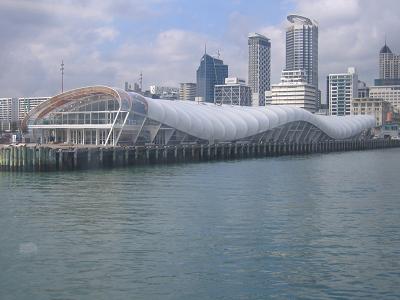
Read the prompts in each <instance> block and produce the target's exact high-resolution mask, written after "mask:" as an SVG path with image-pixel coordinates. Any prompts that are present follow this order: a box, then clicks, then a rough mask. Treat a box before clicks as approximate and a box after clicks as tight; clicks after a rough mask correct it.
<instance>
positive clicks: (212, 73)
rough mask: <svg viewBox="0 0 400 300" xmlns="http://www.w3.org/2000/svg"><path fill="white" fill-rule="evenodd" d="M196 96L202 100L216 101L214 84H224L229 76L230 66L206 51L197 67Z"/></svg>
mask: <svg viewBox="0 0 400 300" xmlns="http://www.w3.org/2000/svg"><path fill="white" fill-rule="evenodd" d="M196 75H197V76H196V78H197V92H196V96H197V97H198V98H199V99H201V101H205V102H211V103H214V86H215V85H216V84H223V83H224V82H225V78H226V77H228V66H227V65H224V62H223V60H222V59H219V58H215V57H212V56H211V55H208V54H207V53H205V54H204V55H203V57H202V58H201V61H200V66H199V68H198V69H197V74H196Z"/></svg>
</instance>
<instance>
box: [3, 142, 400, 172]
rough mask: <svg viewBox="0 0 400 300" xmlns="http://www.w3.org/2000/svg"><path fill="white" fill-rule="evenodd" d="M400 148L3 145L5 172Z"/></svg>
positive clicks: (395, 144) (329, 144)
mask: <svg viewBox="0 0 400 300" xmlns="http://www.w3.org/2000/svg"><path fill="white" fill-rule="evenodd" d="M393 147H400V141H399V140H386V139H385V140H383V139H377V140H343V141H339V140H337V141H324V142H318V143H308V144H304V143H300V144H299V143H268V144H249V143H220V144H215V145H198V144H186V145H176V146H159V145H158V146H156V145H151V146H132V147H96V146H88V147H84V146H81V145H79V146H76V147H71V146H62V145H23V144H22V145H0V170H2V171H53V170H78V169H90V168H103V167H118V166H128V165H143V164H166V163H176V162H196V161H210V160H226V159H228V160H229V159H242V158H250V157H268V156H279V155H296V154H311V153H327V152H335V151H361V150H369V149H380V148H393Z"/></svg>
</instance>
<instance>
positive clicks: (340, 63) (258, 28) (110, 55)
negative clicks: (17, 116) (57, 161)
mask: <svg viewBox="0 0 400 300" xmlns="http://www.w3.org/2000/svg"><path fill="white" fill-rule="evenodd" d="M292 13H295V14H300V15H304V16H306V17H309V18H312V19H315V20H316V21H317V22H318V23H319V84H320V89H321V90H322V92H323V99H324V98H325V96H324V93H325V85H326V76H327V74H329V73H343V72H346V71H347V68H348V67H350V66H354V67H356V68H357V71H358V73H359V79H361V80H363V81H365V82H367V84H372V83H373V79H374V78H377V76H378V53H379V50H380V48H381V47H382V46H383V45H384V42H385V35H386V39H387V44H388V46H389V47H390V48H391V50H392V51H393V52H394V53H400V39H399V38H398V29H399V28H400V1H398V0H283V1H272V0H247V1H245V0H213V1H211V0H201V1H200V0H198V1H196V0H186V1H184V0H180V1H179V0H145V1H144V0H79V1H78V0H58V1H56V0H53V1H51V0H0V40H1V41H2V43H1V47H0V66H1V72H0V97H28V96H52V95H55V94H58V93H59V92H60V90H61V73H60V64H61V60H64V63H65V75H64V89H65V90H68V89H73V88H78V87H82V86H88V85H108V86H114V87H123V86H124V82H125V81H128V82H130V83H132V84H133V83H134V82H137V81H138V79H139V74H140V72H142V74H143V87H144V88H148V86H149V85H152V84H157V85H168V86H178V84H179V82H195V81H196V69H197V67H198V65H199V62H200V58H201V56H202V55H203V53H204V46H205V44H206V45H207V52H208V53H209V54H211V55H215V54H216V53H217V51H219V52H220V55H221V56H220V57H221V58H222V59H223V60H224V63H226V64H228V65H229V76H231V77H234V76H237V77H241V78H244V79H246V80H247V61H248V46H247V35H248V33H249V32H258V33H261V34H264V35H265V36H267V37H268V38H270V39H271V44H272V49H271V82H272V83H278V82H279V80H280V74H281V70H282V69H283V68H284V67H285V66H284V60H285V28H286V26H287V25H288V22H287V20H286V16H287V15H288V14H292ZM323 102H324V101H323Z"/></svg>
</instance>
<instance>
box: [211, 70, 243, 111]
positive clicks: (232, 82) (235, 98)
mask: <svg viewBox="0 0 400 300" xmlns="http://www.w3.org/2000/svg"><path fill="white" fill-rule="evenodd" d="M214 103H215V104H228V105H241V106H251V89H250V87H249V86H248V85H246V83H245V81H244V80H243V79H240V78H237V77H231V78H225V84H218V85H215V86H214Z"/></svg>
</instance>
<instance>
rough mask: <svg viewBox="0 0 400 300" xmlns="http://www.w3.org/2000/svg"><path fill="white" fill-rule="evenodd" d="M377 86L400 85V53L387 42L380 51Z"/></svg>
mask: <svg viewBox="0 0 400 300" xmlns="http://www.w3.org/2000/svg"><path fill="white" fill-rule="evenodd" d="M375 85H376V86H383V85H400V55H396V54H394V53H393V52H392V50H390V48H389V46H388V45H387V44H386V40H385V45H384V46H383V47H382V48H381V50H380V51H379V79H375Z"/></svg>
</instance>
